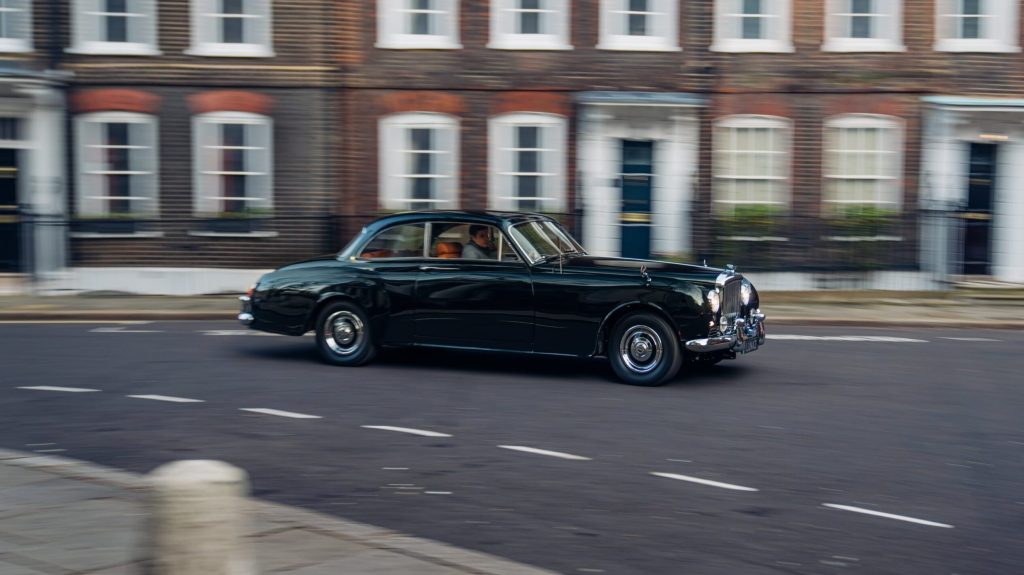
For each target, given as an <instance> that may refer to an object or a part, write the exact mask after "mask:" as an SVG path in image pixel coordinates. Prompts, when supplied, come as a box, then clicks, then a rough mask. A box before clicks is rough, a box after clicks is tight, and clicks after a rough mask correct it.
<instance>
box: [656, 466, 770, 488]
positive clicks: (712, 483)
mask: <svg viewBox="0 0 1024 575" xmlns="http://www.w3.org/2000/svg"><path fill="white" fill-rule="evenodd" d="M651 475H656V476H658V477H665V478H668V479H678V480H679V481H689V482H690V483H699V484H701V485H710V486H711V487H720V488H722V489H731V490H733V491H757V489H754V488H753V487H744V486H742V485H733V484H732V483H722V482H721V481H711V480H710V479H701V478H699V477H691V476H689V475H679V474H677V473H659V472H654V471H652V472H651Z"/></svg>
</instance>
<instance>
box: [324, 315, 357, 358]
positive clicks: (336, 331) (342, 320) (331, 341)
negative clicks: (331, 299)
mask: <svg viewBox="0 0 1024 575" xmlns="http://www.w3.org/2000/svg"><path fill="white" fill-rule="evenodd" d="M364 337H366V330H364V329H363V321H362V320H361V319H359V316H357V315H356V314H354V313H352V312H350V311H345V310H343V311H338V312H335V313H333V314H331V316H330V317H328V318H327V321H325V322H324V341H325V342H326V343H327V347H329V348H331V351H333V352H334V353H336V354H338V355H352V354H353V353H355V352H357V351H359V348H360V346H362V344H363V338H364Z"/></svg>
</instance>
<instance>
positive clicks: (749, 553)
mask: <svg viewBox="0 0 1024 575" xmlns="http://www.w3.org/2000/svg"><path fill="white" fill-rule="evenodd" d="M1022 349H1024V333H1022V332H1018V331H1005V330H991V331H963V330H952V329H919V330H909V329H899V330H897V329H879V328H872V329H866V328H861V329H858V328H842V329H827V328H797V327H778V328H772V327H771V324H770V323H769V340H768V343H767V344H766V346H765V347H764V348H762V349H761V350H759V351H758V352H756V353H754V354H750V355H748V356H745V357H741V358H740V359H738V360H736V361H731V362H725V363H723V364H721V365H719V366H717V367H714V368H710V369H705V370H702V371H699V372H696V373H689V374H684V375H681V376H680V377H679V378H678V379H677V380H676V381H675V382H673V383H672V384H670V385H668V386H665V387H661V388H635V387H629V386H624V385H620V384H618V383H616V382H615V381H614V380H613V379H612V377H611V375H610V371H609V370H608V369H607V368H606V367H605V365H604V364H603V363H601V362H579V361H571V360H561V359H538V358H530V357H522V356H494V355H476V354H459V353H454V352H435V351H430V352H426V351H415V352H414V351H402V352H390V353H385V354H384V355H383V356H382V357H381V358H380V359H379V360H378V361H377V362H376V363H374V364H373V365H370V366H367V367H363V368H337V367H330V366H327V365H324V364H322V363H320V362H319V361H318V358H317V356H316V353H315V350H314V348H313V342H312V339H311V338H309V337H306V338H286V337H277V336H263V335H259V334H256V333H255V332H247V331H245V330H242V329H240V327H239V326H236V325H234V324H230V323H223V322H163V323H149V324H141V325H114V324H95V323H58V324H3V325H0V361H2V362H3V363H2V365H3V368H2V372H0V373H2V375H0V446H2V447H6V448H11V449H21V450H31V451H39V452H42V453H54V454H58V455H63V456H67V457H73V458H77V459H83V460H88V461H93V462H97V463H101V464H104V465H110V466H114V467H119V468H124V469H128V470H131V471H136V472H147V471H149V470H151V469H152V468H154V467H155V466H157V465H159V464H161V463H163V462H166V461H169V460H174V459H183V458H216V459H223V460H226V461H229V462H231V463H234V464H236V465H239V466H241V467H243V468H245V469H247V470H248V471H249V472H250V474H251V478H252V481H253V486H254V492H255V494H256V495H258V496H260V497H264V498H268V499H271V500H275V501H278V502H283V503H288V504H293V505H299V506H304V507H308V508H312V509H316V510H319V511H323V512H327V513H332V514H337V515H341V516H344V517H346V518H349V519H354V520H357V521H365V522H369V523H373V524H377V525H382V526H386V527H390V528H394V529H397V530H401V531H404V532H407V533H411V534H414V535H418V536H422V537H428V538H431V539H436V540H440V541H444V542H448V543H452V544H455V545H459V546H462V547H467V548H471V549H476V550H481V551H485V552H489V553H493V554H496V555H500V556H504V557H508V558H511V559H514V560H517V561H522V562H525V563H531V564H534V565H537V566H540V567H546V568H549V569H553V570H557V571H561V572H565V573H638V574H639V573H643V574H651V573H666V574H677V573H679V574H682V573H685V574H700V575H703V574H716V575H717V574H729V575H734V574H744V575H746V574H761V573H765V574H776V573H801V574H803V573H807V574H811V573H814V574H819V573H825V574H829V573H865V574H873V575H874V574H889V573H892V574H900V575H908V574H917V573H921V574H929V575H931V574H954V573H956V574H964V575H966V574H988V573H992V574H1000V575H1005V574H1010V573H1024V544H1022V535H1021V534H1022V533H1024V492H1022V487H1024V481H1022V480H1024V426H1022V422H1024V415H1022V414H1024V385H1022V383H1021V382H1022V378H1021V375H1020V373H1021V369H1020V368H1021V366H1022V363H1021V360H1020V357H1021V350H1022ZM38 386H45V387H62V388H78V389H91V390H99V391H82V392H70V391H66V390H59V389H58V390H52V389H23V388H26V387H38ZM129 396H157V397H129ZM168 398H177V399H178V401H170V400H168ZM184 399H192V400H201V402H200V401H196V402H184V401H181V400H184ZM244 409H258V410H262V409H268V410H277V411H271V412H254V411H244ZM280 412H284V413H280ZM300 415H302V416H310V417H298V416H300ZM364 426H386V427H399V428H409V429H411V430H414V431H420V432H432V433H434V434H443V435H434V436H429V435H416V434H413V433H409V432H407V431H401V430H397V431H396V430H391V429H381V428H369V427H364ZM502 446H504V447H502ZM523 447H525V448H528V449H534V450H545V451H549V452H556V453H555V454H550V453H543V452H535V451H529V450H525V451H524V450H522V449H521V448H523ZM655 473H659V474H666V475H654V474H655ZM869 513H874V514H869ZM878 514H883V515H878Z"/></svg>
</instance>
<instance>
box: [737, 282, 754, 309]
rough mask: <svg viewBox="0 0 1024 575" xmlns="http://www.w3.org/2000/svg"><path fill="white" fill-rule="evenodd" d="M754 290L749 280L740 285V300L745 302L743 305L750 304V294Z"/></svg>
mask: <svg viewBox="0 0 1024 575" xmlns="http://www.w3.org/2000/svg"><path fill="white" fill-rule="evenodd" d="M753 291H754V290H753V289H751V287H750V284H749V283H747V282H743V285H741V286H740V301H742V302H743V305H750V296H751V294H752V293H753Z"/></svg>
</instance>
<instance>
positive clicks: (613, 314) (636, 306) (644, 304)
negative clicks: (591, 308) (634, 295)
mask: <svg viewBox="0 0 1024 575" xmlns="http://www.w3.org/2000/svg"><path fill="white" fill-rule="evenodd" d="M638 310H642V311H650V312H653V313H655V314H657V315H659V316H661V318H662V319H664V320H665V321H667V322H668V323H669V325H671V326H672V329H673V330H674V331H675V332H676V333H677V334H678V333H679V325H678V324H677V323H676V321H675V320H674V319H673V318H672V315H671V314H669V313H668V311H666V310H665V308H664V307H662V306H661V305H660V304H658V303H655V302H652V301H640V300H633V301H629V302H624V303H621V304H619V305H617V306H615V308H613V309H612V310H611V311H609V312H608V313H607V314H605V316H604V319H602V320H601V327H599V328H598V330H597V335H596V337H595V340H594V351H593V352H592V353H591V354H590V355H591V357H593V356H596V355H602V354H603V353H604V351H605V350H604V343H605V340H606V339H607V338H608V332H609V331H610V330H611V328H612V326H614V325H615V322H617V321H619V318H621V317H623V316H625V315H626V314H628V313H630V312H634V311H638Z"/></svg>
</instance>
